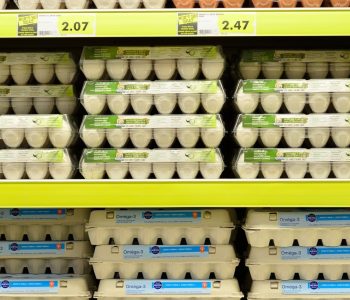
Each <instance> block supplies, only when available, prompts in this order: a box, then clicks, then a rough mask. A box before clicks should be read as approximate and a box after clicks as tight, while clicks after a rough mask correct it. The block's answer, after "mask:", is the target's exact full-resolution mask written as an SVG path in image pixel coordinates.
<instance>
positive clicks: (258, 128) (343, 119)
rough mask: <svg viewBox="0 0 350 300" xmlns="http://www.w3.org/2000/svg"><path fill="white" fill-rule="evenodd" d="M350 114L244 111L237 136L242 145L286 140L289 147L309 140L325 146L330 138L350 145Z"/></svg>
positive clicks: (337, 144) (338, 144)
mask: <svg viewBox="0 0 350 300" xmlns="http://www.w3.org/2000/svg"><path fill="white" fill-rule="evenodd" d="M349 121H350V114H309V115H306V114H243V115H239V116H238V119H237V122H236V125H235V128H234V131H233V136H234V138H235V140H236V141H237V143H238V145H239V146H241V147H243V148H250V147H253V146H254V145H256V144H258V140H259V144H260V145H262V146H263V147H269V148H275V147H277V146H278V145H280V143H281V141H282V140H284V142H285V144H286V145H287V147H290V148H299V147H302V145H303V144H304V142H305V141H308V142H309V143H310V144H311V146H312V147H314V148H323V147H325V146H326V145H327V143H328V142H329V141H332V143H333V144H334V145H335V147H338V148H347V147H349V145H350V123H349Z"/></svg>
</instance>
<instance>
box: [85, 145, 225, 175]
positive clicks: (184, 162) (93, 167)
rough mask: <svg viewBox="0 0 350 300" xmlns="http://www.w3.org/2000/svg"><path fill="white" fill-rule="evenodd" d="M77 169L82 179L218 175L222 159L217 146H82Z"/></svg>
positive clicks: (220, 172) (221, 166)
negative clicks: (192, 147) (167, 147)
mask: <svg viewBox="0 0 350 300" xmlns="http://www.w3.org/2000/svg"><path fill="white" fill-rule="evenodd" d="M79 169H80V172H81V174H82V175H83V177H84V178H85V179H102V178H104V176H105V172H106V173H107V177H108V178H109V179H124V178H127V177H128V174H129V173H130V176H131V177H132V178H133V179H147V178H149V177H150V175H151V174H154V176H155V178H157V179H171V178H173V177H174V176H175V172H176V173H177V175H178V177H179V178H181V179H194V178H196V177H197V176H198V173H200V174H201V176H202V177H203V178H206V179H218V178H220V176H221V174H222V172H223V170H224V162H223V159H222V156H221V153H220V150H219V149H167V150H161V149H153V150H150V149H139V150H137V149H110V148H109V149H85V150H84V152H83V154H82V157H81V159H80V165H79Z"/></svg>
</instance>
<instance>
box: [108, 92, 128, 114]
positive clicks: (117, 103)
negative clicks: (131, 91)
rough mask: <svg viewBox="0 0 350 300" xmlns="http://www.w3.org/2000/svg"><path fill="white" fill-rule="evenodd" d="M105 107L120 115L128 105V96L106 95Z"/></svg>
mask: <svg viewBox="0 0 350 300" xmlns="http://www.w3.org/2000/svg"><path fill="white" fill-rule="evenodd" d="M107 105H108V108H109V110H110V111H111V112H112V113H113V114H116V115H121V114H123V113H125V112H126V111H127V110H128V108H129V105H130V96H129V95H122V94H118V95H108V96H107Z"/></svg>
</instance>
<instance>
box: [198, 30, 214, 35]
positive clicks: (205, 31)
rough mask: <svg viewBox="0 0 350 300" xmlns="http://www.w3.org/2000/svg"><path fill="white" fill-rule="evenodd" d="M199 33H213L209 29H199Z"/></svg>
mask: <svg viewBox="0 0 350 300" xmlns="http://www.w3.org/2000/svg"><path fill="white" fill-rule="evenodd" d="M199 34H213V31H212V30H211V29H200V30H199Z"/></svg>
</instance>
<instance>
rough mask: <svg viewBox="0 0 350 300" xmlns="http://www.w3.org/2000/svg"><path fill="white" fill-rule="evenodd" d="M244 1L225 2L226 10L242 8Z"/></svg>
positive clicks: (226, 0)
mask: <svg viewBox="0 0 350 300" xmlns="http://www.w3.org/2000/svg"><path fill="white" fill-rule="evenodd" d="M243 3H244V0H224V7H225V8H240V7H242V6H243Z"/></svg>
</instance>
